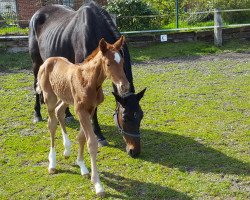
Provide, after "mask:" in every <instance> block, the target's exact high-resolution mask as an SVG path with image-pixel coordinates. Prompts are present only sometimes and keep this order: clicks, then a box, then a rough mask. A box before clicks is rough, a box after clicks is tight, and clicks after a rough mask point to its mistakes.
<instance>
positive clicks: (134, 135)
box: [113, 106, 141, 138]
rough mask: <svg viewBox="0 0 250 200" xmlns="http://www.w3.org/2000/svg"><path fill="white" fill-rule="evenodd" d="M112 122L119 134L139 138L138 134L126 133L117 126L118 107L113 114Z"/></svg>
mask: <svg viewBox="0 0 250 200" xmlns="http://www.w3.org/2000/svg"><path fill="white" fill-rule="evenodd" d="M113 116H114V121H115V124H116V126H117V128H118V130H119V133H120V134H122V135H128V136H130V137H134V138H140V137H141V136H140V132H134V133H128V132H126V131H124V130H123V129H122V128H121V126H120V125H119V122H118V106H117V108H116V109H115V113H114V115H113Z"/></svg>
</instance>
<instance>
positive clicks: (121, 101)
mask: <svg viewBox="0 0 250 200" xmlns="http://www.w3.org/2000/svg"><path fill="white" fill-rule="evenodd" d="M112 94H113V95H114V97H115V100H116V101H117V102H118V103H120V104H121V105H124V99H123V98H122V97H121V96H119V95H118V94H116V93H114V92H112Z"/></svg>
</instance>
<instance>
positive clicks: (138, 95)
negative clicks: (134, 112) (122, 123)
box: [136, 88, 147, 101]
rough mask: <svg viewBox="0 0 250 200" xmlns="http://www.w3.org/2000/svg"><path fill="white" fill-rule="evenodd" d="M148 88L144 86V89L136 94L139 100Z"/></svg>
mask: <svg viewBox="0 0 250 200" xmlns="http://www.w3.org/2000/svg"><path fill="white" fill-rule="evenodd" d="M146 89H147V88H144V89H143V90H142V91H140V92H139V93H138V94H137V95H136V99H137V100H138V101H140V100H141V98H142V97H143V95H144V93H145V91H146Z"/></svg>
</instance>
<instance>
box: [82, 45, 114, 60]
mask: <svg viewBox="0 0 250 200" xmlns="http://www.w3.org/2000/svg"><path fill="white" fill-rule="evenodd" d="M107 49H108V50H113V49H114V46H113V45H110V44H107ZM99 51H100V48H99V46H98V47H97V48H96V49H95V50H94V51H93V52H92V53H91V54H90V55H89V56H88V57H87V58H85V60H84V61H83V64H85V63H87V62H89V61H91V60H92V59H93V58H94V57H95V56H96V54H98V52H99Z"/></svg>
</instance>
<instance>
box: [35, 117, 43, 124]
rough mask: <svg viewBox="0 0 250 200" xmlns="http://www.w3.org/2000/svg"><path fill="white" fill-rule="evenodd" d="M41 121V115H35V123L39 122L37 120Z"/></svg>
mask: <svg viewBox="0 0 250 200" xmlns="http://www.w3.org/2000/svg"><path fill="white" fill-rule="evenodd" d="M41 121H43V118H42V117H41V116H40V117H39V116H35V117H34V119H33V123H34V124H35V123H37V122H41Z"/></svg>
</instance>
